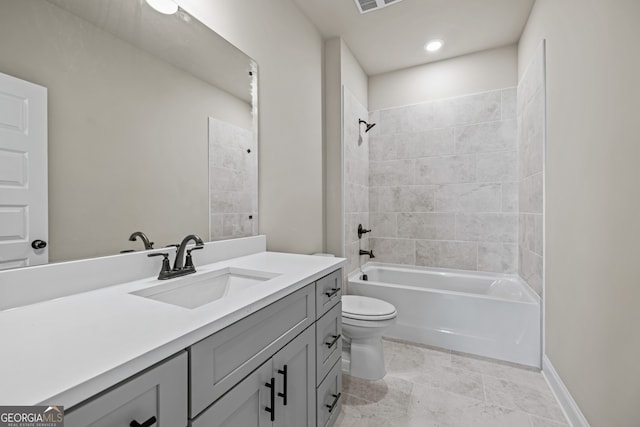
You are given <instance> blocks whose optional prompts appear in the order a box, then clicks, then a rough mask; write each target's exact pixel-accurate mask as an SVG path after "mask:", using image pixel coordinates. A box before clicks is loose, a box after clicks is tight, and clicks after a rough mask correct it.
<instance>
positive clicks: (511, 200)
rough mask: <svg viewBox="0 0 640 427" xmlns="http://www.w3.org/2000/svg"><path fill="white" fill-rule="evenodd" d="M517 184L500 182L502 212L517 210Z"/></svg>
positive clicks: (518, 189)
mask: <svg viewBox="0 0 640 427" xmlns="http://www.w3.org/2000/svg"><path fill="white" fill-rule="evenodd" d="M519 191H520V188H519V185H518V183H517V182H503V183H502V212H517V211H518V206H519V204H518V196H519Z"/></svg>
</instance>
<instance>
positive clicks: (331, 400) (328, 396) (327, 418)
mask: <svg viewBox="0 0 640 427" xmlns="http://www.w3.org/2000/svg"><path fill="white" fill-rule="evenodd" d="M316 396H317V405H318V406H317V412H316V414H317V417H318V423H317V426H318V427H331V426H333V424H334V423H335V422H336V419H337V418H338V415H339V414H340V410H341V409H342V363H341V362H340V361H338V362H336V364H335V365H333V367H332V368H331V370H330V371H329V374H328V375H327V377H326V378H325V379H324V381H322V383H321V384H320V386H319V387H318V393H317V395H316Z"/></svg>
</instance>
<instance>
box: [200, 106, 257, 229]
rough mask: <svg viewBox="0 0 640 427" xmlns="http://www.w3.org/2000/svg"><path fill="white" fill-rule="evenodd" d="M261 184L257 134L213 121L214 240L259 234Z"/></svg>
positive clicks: (210, 145)
mask: <svg viewBox="0 0 640 427" xmlns="http://www.w3.org/2000/svg"><path fill="white" fill-rule="evenodd" d="M257 181H258V180H257V150H256V138H255V134H254V133H253V132H252V131H250V130H248V129H244V128H241V127H238V126H236V125H232V124H230V123H226V122H224V121H221V120H218V119H214V118H209V198H210V233H209V238H210V239H212V240H219V239H230V238H236V237H245V236H251V235H255V234H257V232H258V226H257V222H258V218H257V210H258V187H257ZM249 216H252V219H251V220H249Z"/></svg>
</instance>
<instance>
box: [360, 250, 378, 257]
mask: <svg viewBox="0 0 640 427" xmlns="http://www.w3.org/2000/svg"><path fill="white" fill-rule="evenodd" d="M360 255H367V256H368V257H369V258H371V259H373V258H375V255H373V250H370V251H365V250H363V249H360Z"/></svg>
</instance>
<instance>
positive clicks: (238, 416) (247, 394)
mask: <svg viewBox="0 0 640 427" xmlns="http://www.w3.org/2000/svg"><path fill="white" fill-rule="evenodd" d="M272 374H273V363H272V360H271V359H270V360H268V361H266V362H265V363H264V364H263V365H262V366H260V367H259V368H258V369H256V370H255V371H253V372H252V373H251V374H250V375H249V376H248V377H247V378H245V379H244V380H242V381H241V382H240V383H239V384H237V385H236V386H235V387H234V388H232V389H231V390H230V391H229V392H228V393H227V394H225V395H224V396H223V397H222V398H220V399H219V400H218V401H217V402H216V403H214V404H213V405H211V406H210V407H209V408H208V409H207V410H206V411H204V412H203V413H202V414H201V415H200V416H199V417H198V418H196V419H195V420H194V421H193V422H192V423H191V426H192V427H240V426H242V427H268V426H269V427H270V426H271V425H272V422H271V414H270V413H269V412H267V411H266V408H270V405H271V393H272V391H271V389H270V388H268V387H267V386H266V384H267V383H269V382H270V380H271V378H272ZM274 393H275V390H274ZM274 396H275V395H274Z"/></svg>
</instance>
